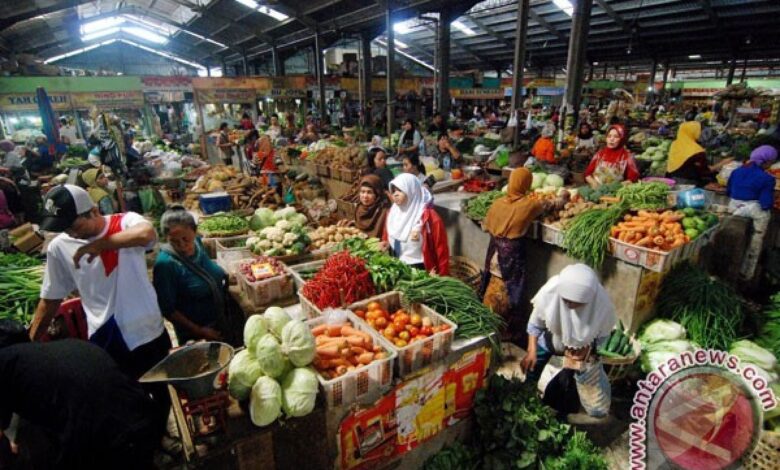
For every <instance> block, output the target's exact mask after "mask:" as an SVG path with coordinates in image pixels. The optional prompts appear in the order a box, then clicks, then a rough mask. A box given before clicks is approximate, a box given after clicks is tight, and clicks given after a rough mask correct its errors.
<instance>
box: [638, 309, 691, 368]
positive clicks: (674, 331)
mask: <svg viewBox="0 0 780 470" xmlns="http://www.w3.org/2000/svg"><path fill="white" fill-rule="evenodd" d="M639 341H640V342H641V343H642V359H641V362H642V370H643V371H644V372H646V373H647V372H650V371H652V370H655V369H657V368H658V366H659V365H661V364H662V363H664V362H666V361H668V360H669V359H671V358H672V357H675V356H677V355H679V354H680V353H682V352H685V351H693V350H694V349H695V348H696V347H698V345H694V344H693V343H691V342H690V341H688V340H687V339H686V331H685V328H684V327H683V326H682V325H680V324H679V323H676V322H673V321H671V320H664V319H658V320H653V321H652V322H650V323H648V324H647V326H645V328H644V331H643V332H642V334H641V335H640V336H639Z"/></svg>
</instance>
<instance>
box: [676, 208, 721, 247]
mask: <svg viewBox="0 0 780 470" xmlns="http://www.w3.org/2000/svg"><path fill="white" fill-rule="evenodd" d="M682 213H683V215H684V216H685V217H683V219H682V220H681V221H680V223H681V224H682V226H683V229H685V234H686V235H687V236H688V237H690V239H691V240H695V239H696V238H698V237H699V235H701V234H702V233H704V232H706V231H707V230H708V229H710V228H712V227H714V226H716V225H718V222H719V219H718V216H717V215H715V214H712V213H703V212H701V211H697V210H696V209H693V208H691V207H686V208H685V209H683V210H682Z"/></svg>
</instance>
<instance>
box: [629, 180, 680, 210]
mask: <svg viewBox="0 0 780 470" xmlns="http://www.w3.org/2000/svg"><path fill="white" fill-rule="evenodd" d="M616 196H617V197H619V198H620V199H621V200H622V201H623V202H624V203H626V204H628V205H629V207H631V208H632V209H664V208H666V207H668V206H669V203H668V199H667V198H668V196H669V185H667V184H665V183H634V184H627V185H623V186H622V187H621V188H620V189H618V190H617V193H616Z"/></svg>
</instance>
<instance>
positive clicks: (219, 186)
mask: <svg viewBox="0 0 780 470" xmlns="http://www.w3.org/2000/svg"><path fill="white" fill-rule="evenodd" d="M245 178H249V177H248V176H246V175H244V174H242V173H239V171H238V170H236V169H235V168H233V167H232V166H225V165H216V166H213V167H210V168H209V169H208V171H206V172H205V174H203V175H201V176H199V177H198V179H197V180H196V181H195V185H194V186H193V187H192V190H191V191H192V192H193V193H199V194H202V193H211V192H214V191H224V190H225V186H226V185H229V184H230V182H232V180H234V179H235V180H236V181H237V182H239V183H242V182H243V181H244V180H245Z"/></svg>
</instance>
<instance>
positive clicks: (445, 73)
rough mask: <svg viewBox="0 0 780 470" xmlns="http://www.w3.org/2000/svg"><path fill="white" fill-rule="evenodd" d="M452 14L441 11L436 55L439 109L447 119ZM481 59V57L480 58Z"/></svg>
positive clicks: (437, 28)
mask: <svg viewBox="0 0 780 470" xmlns="http://www.w3.org/2000/svg"><path fill="white" fill-rule="evenodd" d="M451 21H452V18H450V14H449V12H447V11H443V10H442V11H441V12H439V22H438V23H437V25H436V57H438V59H439V60H438V62H439V74H438V75H437V77H436V78H437V79H438V82H437V83H436V91H437V93H438V96H437V98H436V101H437V103H438V105H439V109H438V111H439V112H440V113H441V114H442V116H443V117H444V119H445V121H446V120H447V119H448V118H449V115H450V74H449V70H450V41H451V36H450V33H451V30H450V22H451ZM480 61H481V59H480Z"/></svg>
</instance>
